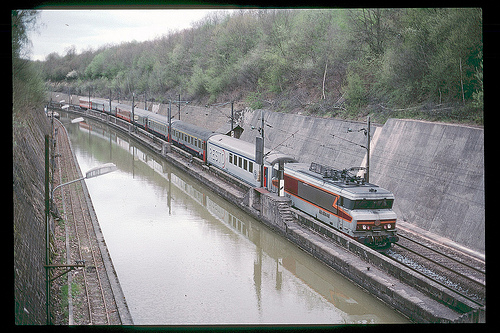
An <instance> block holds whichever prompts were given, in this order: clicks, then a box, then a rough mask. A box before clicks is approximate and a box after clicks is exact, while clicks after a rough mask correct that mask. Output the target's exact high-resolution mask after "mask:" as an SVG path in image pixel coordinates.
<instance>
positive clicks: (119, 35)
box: [29, 9, 216, 60]
mask: <svg viewBox="0 0 500 333" xmlns="http://www.w3.org/2000/svg"><path fill="white" fill-rule="evenodd" d="M213 11H216V9H172V10H167V9H160V10H150V9H142V10H131V9H120V10H95V9H94V10H89V9H80V10H40V13H41V14H40V16H39V18H38V21H37V23H38V27H37V29H36V31H32V32H30V34H29V36H30V40H31V42H32V46H31V52H30V58H31V59H32V60H45V57H46V56H47V55H48V54H50V53H52V52H57V53H59V55H61V56H62V55H65V54H66V53H67V50H68V49H69V48H70V47H71V46H72V45H74V46H75V48H76V52H77V53H80V52H81V51H83V50H87V49H89V48H92V49H94V50H96V49H98V48H99V47H100V46H103V45H106V44H120V43H122V42H129V41H133V40H136V41H138V42H141V41H145V40H152V39H155V38H157V37H161V36H162V35H163V34H167V33H168V32H169V31H175V30H183V29H186V28H189V27H191V25H192V23H194V22H197V21H199V20H201V19H202V18H203V17H205V16H206V15H208V14H209V13H210V12H213Z"/></svg>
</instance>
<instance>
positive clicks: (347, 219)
mask: <svg viewBox="0 0 500 333" xmlns="http://www.w3.org/2000/svg"><path fill="white" fill-rule="evenodd" d="M350 171H351V170H342V171H340V170H336V169H333V168H331V167H327V166H323V165H321V164H318V163H314V162H313V163H311V164H310V165H307V164H305V163H291V164H286V165H285V170H284V179H285V196H287V197H288V198H290V199H291V201H292V205H293V206H295V207H296V208H298V209H300V210H302V211H304V212H306V213H307V214H309V215H311V216H314V217H315V218H316V219H318V220H320V221H321V222H323V223H325V224H327V225H329V226H331V227H333V228H335V229H337V230H339V231H340V232H342V233H344V234H346V235H347V236H349V237H351V238H354V239H356V240H357V241H359V242H361V243H363V244H365V245H368V246H370V247H374V248H379V249H384V248H388V247H390V246H391V244H392V243H395V242H397V241H398V237H397V236H396V218H397V216H396V213H394V211H393V210H392V205H393V203H394V195H393V194H392V193H391V192H390V191H388V190H386V189H383V188H381V187H379V186H377V185H375V184H371V183H366V182H365V181H364V179H363V178H361V177H359V176H355V175H353V174H351V173H350Z"/></svg>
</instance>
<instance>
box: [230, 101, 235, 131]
mask: <svg viewBox="0 0 500 333" xmlns="http://www.w3.org/2000/svg"><path fill="white" fill-rule="evenodd" d="M233 124H234V101H232V102H231V137H233V138H234V125H233Z"/></svg>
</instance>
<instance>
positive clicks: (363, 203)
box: [354, 199, 394, 209]
mask: <svg viewBox="0 0 500 333" xmlns="http://www.w3.org/2000/svg"><path fill="white" fill-rule="evenodd" d="M393 202H394V199H380V200H356V201H355V202H354V209H391V208H392V204H393Z"/></svg>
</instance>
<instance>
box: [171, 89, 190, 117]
mask: <svg viewBox="0 0 500 333" xmlns="http://www.w3.org/2000/svg"><path fill="white" fill-rule="evenodd" d="M178 98H179V100H177V101H173V102H174V103H176V104H177V108H178V111H179V120H181V103H185V104H189V101H181V95H180V94H178ZM169 102H170V103H172V100H169Z"/></svg>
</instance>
